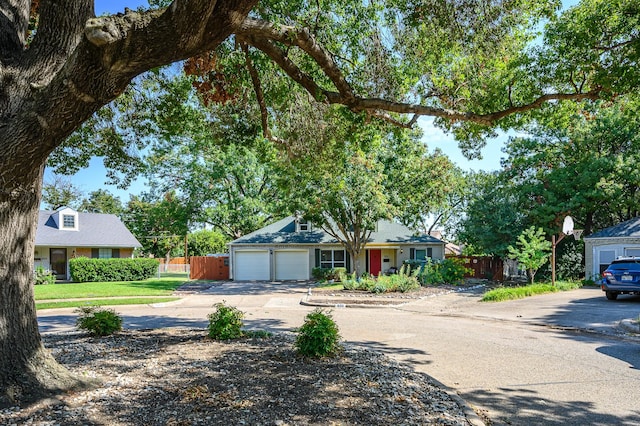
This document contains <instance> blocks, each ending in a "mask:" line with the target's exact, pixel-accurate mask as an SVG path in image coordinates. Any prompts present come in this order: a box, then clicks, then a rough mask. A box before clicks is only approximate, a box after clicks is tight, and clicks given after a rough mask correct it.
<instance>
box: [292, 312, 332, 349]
mask: <svg viewBox="0 0 640 426" xmlns="http://www.w3.org/2000/svg"><path fill="white" fill-rule="evenodd" d="M339 340H340V335H339V334H338V326H337V325H336V323H335V321H334V320H333V318H332V317H331V315H330V314H328V313H324V312H322V310H320V309H316V310H315V311H313V312H311V313H309V314H308V315H307V316H306V318H305V321H304V324H303V325H302V327H300V328H299V329H298V336H297V337H296V341H295V347H296V350H297V351H298V353H299V354H301V355H303V356H308V357H314V358H321V357H325V356H333V355H335V354H336V353H337V352H338V351H339V350H340V345H339Z"/></svg>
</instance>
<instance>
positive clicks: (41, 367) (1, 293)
mask: <svg viewBox="0 0 640 426" xmlns="http://www.w3.org/2000/svg"><path fill="white" fill-rule="evenodd" d="M42 170H43V167H42V166H40V167H35V168H34V170H33V171H32V172H31V173H29V175H28V176H26V177H25V179H24V180H23V181H22V182H21V183H22V185H21V186H20V187H16V188H11V189H12V190H11V191H6V190H7V189H9V188H3V189H5V191H2V192H1V193H0V235H1V236H2V244H0V300H1V301H2V303H0V359H1V360H2V363H1V364H0V383H2V385H3V386H2V388H1V389H2V393H1V394H0V406H6V405H8V404H15V403H16V402H18V401H20V402H23V401H30V400H33V399H34V398H38V397H40V396H43V395H44V394H46V393H47V392H50V391H52V390H53V391H55V390H58V389H60V388H67V389H68V388H71V387H73V386H75V385H77V384H79V382H78V381H77V380H76V379H75V378H73V377H72V376H71V374H70V373H69V372H68V371H67V370H66V369H64V368H63V367H61V366H60V365H58V364H57V363H56V361H55V360H54V359H53V358H52V357H51V355H50V354H49V353H48V351H47V350H46V349H45V348H44V347H43V346H42V342H41V339H40V334H39V332H38V322H37V317H36V311H35V302H34V298H33V280H34V274H33V262H34V261H33V252H34V251H33V250H34V237H35V235H34V233H35V230H36V225H37V220H38V207H39V204H40V190H41V181H42ZM3 178H4V176H2V172H0V181H4V182H7V181H8V179H3Z"/></svg>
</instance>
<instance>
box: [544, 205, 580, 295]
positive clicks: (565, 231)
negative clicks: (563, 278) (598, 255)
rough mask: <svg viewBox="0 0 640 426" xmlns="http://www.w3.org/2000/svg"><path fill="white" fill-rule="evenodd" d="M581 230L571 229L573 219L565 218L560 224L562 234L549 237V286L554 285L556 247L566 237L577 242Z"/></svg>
mask: <svg viewBox="0 0 640 426" xmlns="http://www.w3.org/2000/svg"><path fill="white" fill-rule="evenodd" d="M582 231H583V230H582V229H573V218H572V217H571V216H567V217H565V218H564V221H563V222H562V232H561V233H560V235H559V236H558V238H557V239H556V236H555V235H552V236H551V285H552V286H554V287H555V285H556V245H558V243H559V242H560V241H562V239H563V238H564V237H565V236H567V235H573V238H575V239H576V240H579V239H580V237H581V236H582Z"/></svg>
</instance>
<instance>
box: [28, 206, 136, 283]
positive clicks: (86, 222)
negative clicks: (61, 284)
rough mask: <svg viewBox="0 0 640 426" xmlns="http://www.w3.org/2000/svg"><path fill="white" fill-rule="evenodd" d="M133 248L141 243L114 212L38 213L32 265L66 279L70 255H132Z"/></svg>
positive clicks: (62, 209) (99, 256) (63, 209)
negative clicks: (33, 262)
mask: <svg viewBox="0 0 640 426" xmlns="http://www.w3.org/2000/svg"><path fill="white" fill-rule="evenodd" d="M136 247H142V245H141V244H140V243H139V242H138V240H136V238H135V237H134V236H133V234H132V233H131V232H129V230H128V229H127V227H126V226H125V225H124V223H122V222H121V221H120V219H118V217H117V216H115V215H112V214H101V213H79V212H76V211H75V210H72V209H70V208H68V207H63V208H60V209H58V210H56V211H40V213H39V216H38V229H37V231H36V246H35V253H34V254H35V256H34V258H35V266H36V267H38V266H42V267H44V268H45V269H50V270H52V271H54V273H55V274H56V279H59V280H67V279H69V259H71V258H74V257H80V256H84V257H93V258H112V257H132V256H133V249H134V248H136Z"/></svg>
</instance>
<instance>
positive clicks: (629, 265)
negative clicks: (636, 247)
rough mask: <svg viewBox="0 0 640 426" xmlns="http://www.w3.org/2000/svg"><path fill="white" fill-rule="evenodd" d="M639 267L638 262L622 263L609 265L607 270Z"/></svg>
mask: <svg viewBox="0 0 640 426" xmlns="http://www.w3.org/2000/svg"><path fill="white" fill-rule="evenodd" d="M638 268H640V265H639V264H638V262H624V263H612V264H611V265H609V269H638Z"/></svg>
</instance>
